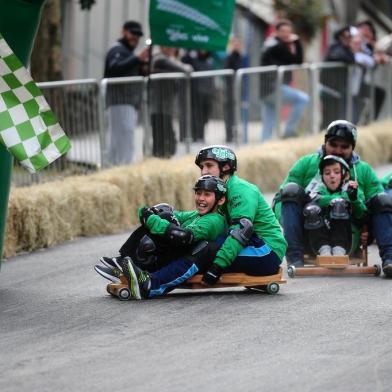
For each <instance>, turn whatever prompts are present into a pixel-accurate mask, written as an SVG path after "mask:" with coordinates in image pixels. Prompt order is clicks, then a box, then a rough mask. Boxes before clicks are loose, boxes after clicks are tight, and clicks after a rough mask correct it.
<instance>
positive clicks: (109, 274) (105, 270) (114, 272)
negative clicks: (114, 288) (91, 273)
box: [94, 264, 121, 283]
mask: <svg viewBox="0 0 392 392" xmlns="http://www.w3.org/2000/svg"><path fill="white" fill-rule="evenodd" d="M94 269H95V271H96V272H97V273H98V274H100V275H101V276H103V277H104V278H106V279H109V280H111V281H112V282H114V283H121V279H120V275H121V271H120V270H119V269H118V268H110V267H107V266H104V265H100V264H98V265H96V266H95V267H94Z"/></svg>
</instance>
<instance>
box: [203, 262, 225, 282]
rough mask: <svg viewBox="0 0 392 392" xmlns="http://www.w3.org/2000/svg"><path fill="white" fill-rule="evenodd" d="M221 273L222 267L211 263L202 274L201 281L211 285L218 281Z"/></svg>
mask: <svg viewBox="0 0 392 392" xmlns="http://www.w3.org/2000/svg"><path fill="white" fill-rule="evenodd" d="M222 273H223V269H222V268H221V267H219V265H218V264H215V263H214V264H212V265H211V267H210V268H209V269H208V270H207V272H205V274H204V275H203V278H202V281H203V282H204V283H205V284H207V285H208V286H212V285H214V284H216V282H218V280H219V278H220V277H221V275H222Z"/></svg>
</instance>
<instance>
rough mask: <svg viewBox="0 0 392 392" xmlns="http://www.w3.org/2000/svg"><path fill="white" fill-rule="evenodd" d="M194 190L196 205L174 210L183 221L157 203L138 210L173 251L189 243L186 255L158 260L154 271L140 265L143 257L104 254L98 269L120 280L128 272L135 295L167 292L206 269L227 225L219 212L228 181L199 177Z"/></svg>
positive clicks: (155, 233)
mask: <svg viewBox="0 0 392 392" xmlns="http://www.w3.org/2000/svg"><path fill="white" fill-rule="evenodd" d="M194 191H195V206H196V209H195V210H194V211H174V212H173V215H174V217H175V218H176V219H177V220H178V222H179V224H180V225H178V224H175V223H173V222H169V221H168V220H167V219H166V218H165V217H162V216H160V215H159V214H157V211H156V210H155V209H154V208H153V207H152V208H148V207H144V208H140V209H139V210H138V212H139V218H140V222H141V224H142V226H144V227H145V228H146V229H147V231H148V233H150V234H152V235H153V236H155V237H161V238H162V239H164V241H165V242H166V243H167V244H168V245H169V247H170V249H171V253H172V254H173V255H174V254H176V252H175V249H176V248H178V247H187V251H186V252H183V255H182V257H180V258H178V259H175V258H174V257H173V258H172V261H170V262H168V263H165V265H164V266H162V264H157V265H159V266H160V267H159V269H154V270H153V272H151V271H145V270H144V269H142V268H140V267H142V265H141V264H140V260H139V259H136V258H135V259H132V258H131V257H129V256H120V257H116V258H112V259H110V258H101V261H102V262H103V264H104V265H96V266H95V267H94V269H95V271H96V272H97V273H98V274H100V275H101V276H103V277H104V278H106V279H109V280H111V281H113V282H120V275H122V274H123V275H125V277H126V278H127V280H128V284H129V287H130V291H131V297H132V298H133V299H142V298H152V297H156V296H160V295H163V294H165V293H167V292H169V291H171V290H173V289H174V288H175V287H176V286H178V285H180V284H181V283H183V282H185V281H186V280H188V279H189V278H191V277H192V276H193V275H195V274H196V273H198V272H200V271H201V272H203V271H205V270H206V268H207V267H208V266H209V264H210V263H211V262H212V261H213V258H214V256H215V254H216V245H215V243H214V241H215V240H216V239H217V238H218V236H219V235H221V234H223V233H224V232H225V228H226V222H225V218H224V217H223V215H222V214H220V213H219V212H218V207H219V206H221V205H222V204H223V203H224V202H225V194H226V185H225V183H224V181H222V180H221V179H219V178H217V177H214V176H202V177H200V178H199V179H198V180H197V181H196V184H195V186H194ZM153 238H154V237H153ZM146 244H148V243H146ZM184 253H186V254H184ZM103 259H105V260H103Z"/></svg>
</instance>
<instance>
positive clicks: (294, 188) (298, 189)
mask: <svg viewBox="0 0 392 392" xmlns="http://www.w3.org/2000/svg"><path fill="white" fill-rule="evenodd" d="M305 200H306V196H305V191H304V188H302V186H300V185H298V184H296V183H295V182H289V183H288V184H287V185H286V186H285V187H284V188H283V189H282V190H281V201H282V203H287V202H294V203H296V204H299V205H300V206H303V205H304V204H305Z"/></svg>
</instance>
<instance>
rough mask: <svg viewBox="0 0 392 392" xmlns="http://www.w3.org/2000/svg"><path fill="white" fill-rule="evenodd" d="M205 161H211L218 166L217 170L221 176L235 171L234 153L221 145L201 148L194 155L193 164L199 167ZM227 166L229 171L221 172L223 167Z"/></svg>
mask: <svg viewBox="0 0 392 392" xmlns="http://www.w3.org/2000/svg"><path fill="white" fill-rule="evenodd" d="M206 159H212V160H214V161H216V162H218V164H219V168H220V170H221V175H222V174H233V173H234V172H235V171H236V170H237V157H236V155H235V153H234V151H233V150H232V149H231V148H229V147H227V146H221V145H213V146H208V147H204V148H202V149H201V150H200V151H199V153H198V154H197V155H196V159H195V163H196V165H197V166H199V167H200V165H201V162H203V161H205V160H206ZM226 164H227V165H229V167H230V169H229V170H227V171H225V172H223V166H225V165H226Z"/></svg>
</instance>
